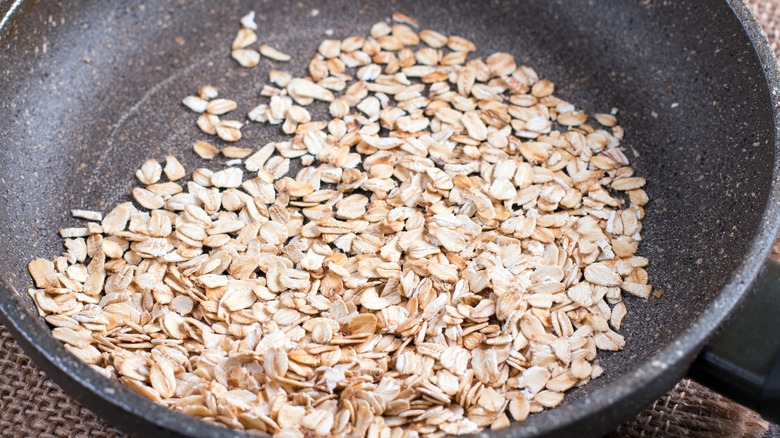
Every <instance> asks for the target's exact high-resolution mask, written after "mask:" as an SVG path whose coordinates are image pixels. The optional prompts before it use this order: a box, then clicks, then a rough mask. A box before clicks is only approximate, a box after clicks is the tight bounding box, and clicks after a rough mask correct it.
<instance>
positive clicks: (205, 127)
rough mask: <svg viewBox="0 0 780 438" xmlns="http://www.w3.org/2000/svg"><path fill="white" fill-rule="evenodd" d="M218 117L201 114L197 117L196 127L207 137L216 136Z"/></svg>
mask: <svg viewBox="0 0 780 438" xmlns="http://www.w3.org/2000/svg"><path fill="white" fill-rule="evenodd" d="M218 123H219V117H217V116H215V115H213V114H201V115H200V117H198V127H199V128H200V130H201V131H203V132H205V133H206V134H209V135H216V133H217V124H218Z"/></svg>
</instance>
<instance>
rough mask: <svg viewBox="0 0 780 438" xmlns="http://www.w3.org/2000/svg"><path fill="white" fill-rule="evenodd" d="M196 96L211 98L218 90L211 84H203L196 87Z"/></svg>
mask: <svg viewBox="0 0 780 438" xmlns="http://www.w3.org/2000/svg"><path fill="white" fill-rule="evenodd" d="M198 96H200V98H201V99H203V100H211V99H215V98H216V97H217V96H219V92H218V91H217V89H216V88H214V87H212V86H211V85H204V86H202V87H200V89H198Z"/></svg>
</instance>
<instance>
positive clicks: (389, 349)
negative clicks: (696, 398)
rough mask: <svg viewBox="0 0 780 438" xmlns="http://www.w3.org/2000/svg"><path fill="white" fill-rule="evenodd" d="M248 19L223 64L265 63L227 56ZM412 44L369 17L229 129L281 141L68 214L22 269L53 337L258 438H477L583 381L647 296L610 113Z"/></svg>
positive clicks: (204, 112)
mask: <svg viewBox="0 0 780 438" xmlns="http://www.w3.org/2000/svg"><path fill="white" fill-rule="evenodd" d="M318 12H319V11H317V10H312V11H311V13H312V16H316V14H317V13H318ZM254 18H255V15H254V12H251V13H250V14H248V15H246V16H244V17H243V18H242V19H241V25H242V29H241V30H240V31H239V32H238V34H237V35H236V37H235V39H234V40H233V41H232V44H231V50H232V55H233V57H234V58H236V60H238V61H239V62H240V63H241V65H244V66H253V65H256V64H257V63H258V62H259V56H260V55H261V54H262V55H263V56H267V57H269V58H271V59H274V60H278V61H287V60H289V59H290V57H289V56H287V55H284V54H282V53H281V52H278V51H276V50H275V49H272V48H271V47H268V46H265V45H263V46H261V47H260V49H259V50H260V52H259V53H258V52H256V51H254V50H253V49H252V48H250V46H252V45H254V44H255V43H256V40H257V35H256V33H255V32H254V31H255V30H256V29H257V25H256V23H255V22H254ZM413 27H414V28H417V27H418V23H417V21H415V20H414V19H412V18H410V17H408V16H406V15H403V14H401V13H395V14H393V16H392V20H391V21H388V22H380V23H377V24H375V25H373V26H372V27H371V30H370V37H366V36H361V35H353V36H350V37H348V38H345V39H343V40H335V39H328V40H325V41H323V42H322V43H321V44H320V45H319V47H318V48H317V49H318V50H317V52H318V53H316V54H315V55H314V57H313V58H312V59H311V60H310V62H309V63H308V66H307V69H306V71H304V72H301V74H300V75H299V76H298V77H295V76H293V75H292V74H290V73H286V72H282V71H279V70H272V71H270V73H269V75H268V81H269V82H270V84H269V85H266V84H260V85H259V86H257V87H258V88H259V90H258V91H259V93H258V95H259V98H260V99H266V98H267V99H268V100H266V101H263V102H260V103H259V104H255V105H256V106H255V107H254V108H253V109H252V110H251V111H249V113H248V115H247V117H248V118H249V120H251V121H252V122H257V123H267V124H269V125H279V126H278V128H279V129H281V132H282V133H284V134H286V135H287V137H286V138H282V139H280V140H279V141H277V142H271V143H267V144H265V145H263V146H262V147H259V149H258V150H257V151H256V152H254V153H253V149H254V145H253V147H251V148H250V147H247V148H242V147H237V146H225V147H224V148H223V149H222V150H221V153H222V154H223V155H224V156H225V157H226V158H228V159H229V160H228V161H227V163H225V164H224V165H223V166H221V167H220V168H216V169H207V168H195V169H193V171H192V172H191V174H192V179H191V180H190V181H188V182H187V183H186V184H182V183H181V182H179V183H177V182H174V181H178V180H180V179H182V178H183V177H184V176H185V174H186V172H185V169H184V167H183V166H182V165H181V163H179V162H178V161H177V160H176V158H174V157H173V156H168V157H166V163H165V167H164V168H162V167H161V165H160V163H158V162H157V161H156V160H147V161H146V162H145V163H144V164H143V165H142V166H141V169H140V170H138V172H137V173H136V176H137V178H138V180H139V181H140V182H141V183H142V184H143V186H142V187H136V188H134V189H133V191H132V195H133V198H134V199H135V201H136V203H137V205H140V207H142V208H138V207H137V206H134V205H133V203H123V204H120V205H117V206H116V207H115V208H114V209H113V210H111V211H110V212H109V213H108V214H106V216H105V218H103V217H101V215H100V213H98V212H92V211H84V210H73V211H72V213H73V216H74V217H80V218H84V219H88V220H92V221H100V222H99V223H97V222H90V223H88V225H87V227H83V228H65V229H62V230H60V234H61V235H62V236H63V237H64V238H66V240H65V249H66V251H65V252H64V253H63V254H62V255H61V256H60V257H57V258H56V259H54V260H53V261H47V260H44V259H35V260H33V261H32V262H30V264H29V265H28V270H29V272H30V275H31V277H32V279H33V283H34V288H31V289H29V294H30V297H31V298H32V300H33V301H34V303H35V305H36V307H37V309H38V311H39V313H40V314H41V315H42V316H43V317H45V319H46V321H47V322H48V323H49V324H51V326H52V328H53V330H52V333H53V335H54V337H55V338H57V339H59V340H61V341H62V342H63V343H65V348H67V349H68V350H69V351H71V352H73V353H74V354H75V355H76V356H77V357H79V358H80V359H82V360H84V361H85V362H87V363H89V364H92V365H94V366H96V367H98V368H100V369H101V370H102V371H103V372H104V373H105V374H107V375H109V376H111V377H112V378H116V379H118V380H119V381H120V382H122V383H124V384H125V385H127V386H129V387H131V388H133V389H135V390H136V391H138V392H140V393H142V394H144V395H146V396H147V397H150V398H152V399H153V400H157V401H161V402H164V403H165V405H166V406H169V407H171V408H172V409H175V410H178V411H180V412H184V413H187V414H191V415H196V416H198V417H200V418H203V419H205V420H207V421H211V422H220V423H223V424H225V425H227V426H231V427H236V428H240V429H247V430H251V431H253V432H259V433H265V434H269V435H273V436H274V437H275V438H304V437H306V436H317V437H321V436H367V437H371V438H377V437H384V438H402V437H404V436H407V435H408V436H410V437H412V436H414V437H416V436H418V435H420V434H425V435H430V436H432V437H442V436H444V435H448V434H471V433H477V432H479V431H481V430H483V429H484V428H486V427H487V426H488V425H489V426H490V427H491V429H494V430H497V429H501V428H504V427H507V426H508V425H509V424H510V416H511V418H512V419H514V420H515V421H523V420H525V419H526V418H527V417H528V416H529V415H530V413H531V412H539V411H541V410H543V409H549V408H554V407H555V406H558V405H559V404H560V403H562V401H563V399H564V397H565V392H566V391H568V390H569V389H570V388H573V387H578V386H582V385H584V384H586V383H588V382H589V381H590V380H592V379H595V378H597V377H599V376H600V375H601V374H602V373H603V372H604V370H603V368H601V367H600V366H598V365H595V364H594V363H593V362H594V360H597V357H598V354H599V351H603V350H607V351H619V350H622V349H623V348H624V347H625V343H626V340H625V338H624V337H623V335H622V334H620V333H618V331H619V330H620V329H621V327H623V326H624V324H623V321H624V319H625V317H627V313H628V312H627V306H626V304H625V302H624V299H625V300H629V299H635V298H628V297H629V296H636V297H639V298H640V299H648V298H649V296H650V295H651V294H653V295H660V293H661V292H662V291H657V290H656V291H653V288H652V287H651V286H650V284H649V283H648V273H647V271H646V270H645V267H646V266H647V265H648V263H649V261H648V260H647V259H646V258H643V257H639V256H637V255H636V254H637V250H638V249H639V242H641V231H642V223H641V220H642V219H643V217H644V209H643V206H644V205H646V204H647V203H648V202H649V198H648V196H647V193H646V192H645V191H644V189H643V187H644V186H645V184H646V180H645V179H644V178H642V177H641V176H637V175H635V171H634V169H632V168H631V167H629V160H628V158H627V157H626V155H625V150H627V149H626V148H625V147H621V142H622V140H623V137H624V132H623V129H622V128H621V127H620V126H619V125H617V120H616V118H615V114H616V111H610V112H609V114H607V113H602V114H596V115H594V116H593V117H594V118H595V119H596V121H597V122H598V123H599V124H600V125H601V126H602V127H605V128H611V129H609V130H606V129H596V128H594V127H593V126H590V125H589V124H587V122H588V115H586V114H585V113H584V112H582V111H580V110H578V109H577V108H576V107H575V106H574V105H573V104H571V103H569V102H567V101H563V100H561V99H559V98H558V97H556V96H555V95H554V92H555V85H554V84H553V83H552V82H550V81H548V80H540V79H539V76H538V74H537V73H536V72H535V71H534V70H533V69H531V68H529V67H526V66H522V65H521V66H518V65H517V61H516V60H515V58H514V57H513V56H512V55H511V54H509V53H503V52H499V53H494V54H492V55H489V56H487V57H484V58H476V57H471V59H469V55H470V53H471V52H474V51H475V50H476V45H475V44H474V43H473V42H471V41H468V40H466V39H464V38H462V37H458V36H449V37H448V36H446V35H444V34H441V33H439V32H436V31H433V30H428V29H425V30H422V31H420V32H419V34H418V33H417V32H416V31H415V30H414V29H413ZM327 33H328V34H329V35H332V34H333V32H332V31H328V32H327ZM421 42H422V43H423V44H424V46H423V47H419V46H418V44H419V43H421ZM415 46H416V47H415ZM445 47H446V48H445ZM247 77H249V76H247ZM251 86H252V87H256V86H255V85H254V83H253V84H251ZM197 95H198V97H196V96H188V97H186V98H184V100H183V101H182V103H183V104H184V105H185V106H186V107H187V108H189V109H191V110H192V111H194V112H197V113H200V114H199V116H198V118H197V125H198V127H199V128H200V129H201V130H202V131H203V132H205V133H207V134H209V135H218V136H219V137H220V138H221V139H222V140H225V141H237V140H239V139H240V138H241V129H242V127H243V125H244V124H243V123H242V122H240V121H236V120H220V119H219V117H218V115H221V114H225V113H227V112H230V111H232V110H234V109H236V108H237V104H236V102H234V101H232V100H228V99H219V98H218V93H217V90H216V89H215V88H214V87H211V86H204V87H201V88H200V89H199V90H198V93H197ZM316 100H319V101H322V102H328V112H329V113H330V118H327V119H325V120H322V119H321V120H316V119H314V118H313V114H314V115H315V116H316V115H317V114H321V113H318V112H317V111H321V110H322V109H323V108H324V105H323V104H321V103H319V105H320V107H319V109H318V108H317V107H316V105H317V104H315V101H316ZM312 104H315V106H314V109H312V110H310V109H308V108H307V106H308V105H312ZM274 129H277V128H274ZM193 150H194V151H195V152H196V153H197V154H198V156H200V157H201V158H203V159H206V160H212V159H213V158H215V157H216V156H217V155H219V153H220V150H218V149H217V148H215V147H213V146H211V145H210V144H208V143H206V142H197V143H195V144H194V145H193ZM296 158H300V162H301V164H302V167H301V166H297V165H296V164H297V163H296V164H294V162H293V161H291V160H294V159H296ZM242 160H243V161H242ZM242 162H243V164H244V167H245V170H246V172H245V171H244V170H243V169H242V168H241V167H240V165H241V164H242ZM291 170H292V172H291ZM163 172H164V173H165V175H166V177H167V178H168V181H166V182H160V181H159V180H160V178H161V176H162V173H163ZM620 192H626V193H627V195H628V196H622V195H619V193H620ZM380 413H381V414H380Z"/></svg>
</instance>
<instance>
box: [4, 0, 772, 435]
mask: <svg viewBox="0 0 780 438" xmlns="http://www.w3.org/2000/svg"><path fill="white" fill-rule="evenodd" d="M11 3H12V2H6V3H3V2H0V11H2V10H3V8H6V9H7V8H9V6H12V4H11ZM141 3H144V4H143V5H142V4H141ZM734 4H735V5H736V2H735V3H734ZM735 7H736V9H737V12H738V13H737V14H735V12H734V11H733V10H732V9H731V7H730V6H729V3H727V2H725V1H715V0H707V1H702V0H691V1H675V2H666V1H663V2H662V1H625V0H605V1H583V0H571V1H563V0H555V1H547V0H545V1H541V0H537V1H530V0H529V1H515V2H509V1H506V2H499V1H458V2H455V1H453V2H443V1H426V2H418V1H396V0H386V1H382V2H370V3H360V2H351V1H344V0H339V1H327V2H324V1H323V2H319V3H318V2H312V1H296V2H285V1H275V2H271V1H240V2H239V1H235V2H229V4H228V2H222V1H220V2H208V1H156V2H148V1H147V2H140V1H89V2H87V1H84V2H81V1H79V2H77V1H62V2H40V3H36V2H21V4H20V5H19V6H18V8H17V10H16V11H15V12H14V13H13V14H11V16H10V18H9V19H8V23H6V25H5V27H4V28H2V29H0V218H1V220H0V247H2V248H3V252H2V254H0V275H2V277H3V278H4V279H5V281H6V282H7V286H8V287H7V288H10V287H13V288H15V289H16V290H18V291H22V292H23V291H25V290H26V288H27V287H28V286H29V285H30V280H29V278H28V275H27V271H26V268H25V267H26V264H27V262H28V261H29V260H30V259H31V258H33V257H35V256H43V257H48V258H52V257H54V256H56V255H58V254H59V253H60V252H61V251H62V243H61V239H60V238H59V237H58V236H57V234H56V230H58V229H59V228H61V227H65V226H72V225H74V224H77V223H78V222H77V221H76V220H74V219H72V218H71V217H70V215H69V211H70V210H71V209H73V208H86V209H96V210H102V211H104V212H105V211H107V210H108V209H109V208H110V207H111V206H112V205H114V204H116V203H117V202H120V201H125V200H128V199H129V197H128V193H129V191H130V189H131V188H132V187H133V186H134V184H135V181H134V178H133V174H134V171H135V169H137V168H138V167H139V165H140V164H141V163H142V162H143V161H144V160H145V159H147V158H149V157H155V158H157V159H162V158H163V157H164V155H167V154H169V153H173V154H175V155H177V157H179V159H180V160H181V161H182V162H183V163H184V164H185V166H186V167H187V168H188V169H193V168H195V167H210V168H217V167H219V166H220V165H221V162H215V163H204V162H203V161H202V160H200V159H198V158H197V157H196V156H195V155H194V153H192V151H191V145H192V143H193V142H194V141H196V140H209V141H212V142H214V141H215V140H214V138H206V137H205V135H203V134H201V133H199V131H198V129H197V128H196V127H195V116H194V115H193V113H191V112H189V111H187V110H186V109H184V108H183V107H182V106H181V104H180V101H181V99H182V97H184V96H186V95H188V94H191V93H193V92H194V91H195V90H197V88H198V87H199V86H201V85H204V84H207V83H210V84H212V85H214V86H216V87H218V88H219V89H220V93H221V95H222V96H224V97H228V98H231V99H234V100H236V101H237V102H238V103H239V108H238V110H237V111H234V112H233V113H231V114H230V115H229V116H228V117H227V118H237V119H239V120H243V119H244V117H245V115H246V112H247V111H248V110H249V109H251V108H252V107H253V106H254V105H256V104H258V103H260V102H263V98H260V97H259V95H258V91H259V87H260V86H261V85H262V84H264V83H266V82H267V75H268V71H269V70H270V69H271V68H274V67H276V68H281V69H284V70H287V71H290V72H292V73H294V74H299V75H300V74H304V72H305V65H306V62H307V60H308V59H310V58H311V56H312V55H313V54H314V53H315V50H316V46H317V43H318V42H319V41H320V40H322V39H324V38H326V33H325V32H326V29H332V30H333V31H334V37H335V38H344V37H348V36H351V35H353V34H361V35H364V34H367V32H368V30H369V28H370V26H371V24H373V23H374V22H376V21H378V20H381V19H384V18H387V17H388V16H389V15H390V14H391V13H392V12H394V11H402V12H404V13H406V14H408V15H410V16H412V17H415V18H417V19H418V20H419V22H420V25H421V28H432V29H435V30H439V31H442V32H443V33H447V34H457V35H461V36H464V37H466V38H469V39H471V40H473V41H474V42H475V43H476V44H477V46H478V48H479V50H478V53H477V54H478V55H488V54H490V53H492V52H495V51H506V52H509V53H511V54H513V55H514V56H515V58H516V59H517V60H518V62H519V63H522V64H526V65H529V66H531V67H533V68H534V69H536V71H537V72H538V73H539V74H540V76H541V77H543V78H547V79H550V80H552V81H553V82H555V84H556V85H557V90H556V95H558V96H559V97H562V98H564V99H567V100H569V101H571V102H573V103H574V104H576V105H577V106H578V107H581V108H584V109H585V110H587V111H588V112H590V113H593V112H608V111H609V110H610V109H611V108H613V107H616V108H618V109H619V110H620V112H619V120H620V124H621V125H622V126H623V127H624V128H625V132H626V137H625V141H624V144H625V145H626V146H627V147H629V148H630V150H629V152H628V156H629V157H630V158H631V160H632V162H633V164H634V167H635V168H636V170H637V173H638V174H639V175H641V176H644V177H646V178H647V180H648V184H647V187H646V189H647V192H648V194H649V196H650V199H651V203H650V204H649V205H648V206H647V209H646V211H647V216H646V219H645V220H644V224H643V226H644V229H643V231H642V236H643V238H644V240H643V241H642V244H641V246H640V250H639V253H640V255H643V256H645V257H648V258H649V259H650V260H651V261H652V264H651V265H650V267H649V268H648V272H649V274H650V281H651V283H652V284H653V285H654V286H655V287H656V288H657V289H663V290H665V291H666V293H665V294H664V295H663V296H662V297H661V298H660V299H657V298H651V299H650V300H649V301H648V302H643V301H641V300H638V299H634V298H631V297H629V298H628V299H627V300H626V304H627V306H628V309H629V315H628V316H627V317H626V319H625V322H624V326H623V327H624V328H623V329H622V330H621V333H623V334H624V335H625V336H626V340H627V346H626V349H625V350H624V351H622V352H619V353H616V354H602V355H600V357H599V359H598V362H599V363H600V364H601V365H602V366H603V367H604V368H605V369H606V373H605V374H604V376H603V377H602V378H600V379H598V380H596V381H594V382H592V383H590V384H588V385H587V386H586V387H584V388H582V389H578V390H575V391H572V392H571V393H570V395H569V396H568V397H567V399H566V402H565V403H564V405H563V406H562V407H560V408H558V409H555V410H551V411H548V412H545V413H543V414H539V415H533V416H531V418H530V419H529V420H528V421H526V422H525V423H523V424H521V425H517V426H513V427H512V428H510V429H507V430H504V431H501V432H500V433H499V434H496V435H501V436H504V435H511V436H516V437H519V436H530V435H534V434H547V433H566V434H573V435H577V436H586V435H594V434H599V433H603V432H604V431H607V430H609V429H610V428H612V427H614V426H616V425H617V424H619V423H620V422H621V421H623V420H625V419H626V418H628V417H629V416H630V415H631V414H632V413H634V412H636V411H637V410H638V409H640V408H641V407H643V406H644V405H645V404H647V403H649V402H650V401H651V400H653V399H655V397H656V396H658V395H659V394H661V393H662V392H663V391H664V390H665V389H667V388H668V387H670V386H671V385H672V384H673V382H674V381H676V380H677V379H678V378H679V377H680V376H681V375H682V374H683V373H684V370H685V369H686V368H687V366H688V364H689V363H690V362H691V361H692V360H693V358H694V356H695V354H696V352H697V351H698V349H699V348H700V347H701V345H702V343H703V341H704V339H705V337H706V336H707V335H708V333H709V332H711V331H712V330H713V328H714V327H715V326H716V325H717V324H718V323H719V322H721V321H722V319H723V318H724V317H725V316H726V314H727V313H728V312H729V310H730V309H731V308H732V307H733V306H734V305H735V304H736V303H737V301H738V300H739V297H740V296H741V295H742V294H743V293H744V291H745V290H746V288H747V286H748V285H749V284H750V283H751V282H752V280H753V278H754V277H755V274H756V272H757V270H758V268H759V266H760V264H761V263H762V260H763V257H765V255H766V253H767V250H768V248H769V245H770V244H771V239H772V235H773V233H774V232H775V231H776V230H777V223H778V214H777V208H776V204H777V193H776V189H775V191H773V189H772V187H773V186H772V183H773V169H775V168H776V157H775V151H776V143H777V136H776V119H775V114H774V111H773V105H775V104H776V101H775V100H773V96H772V95H771V94H770V92H769V86H768V84H767V77H768V78H769V80H770V81H772V84H773V85H774V84H776V78H777V76H776V74H777V71H776V68H775V67H774V66H773V64H771V63H772V56H771V54H770V52H769V49H768V47H766V44H765V43H763V45H761V44H762V43H761V34H760V30H759V29H758V27H757V25H756V24H755V22H752V21H751V19H750V18H749V17H747V15H746V12H745V10H744V8H742V7H741V6H735ZM315 8H316V9H318V10H319V11H320V12H319V15H317V16H316V17H313V16H312V14H311V11H312V9H315ZM252 9H254V10H255V11H257V15H258V16H257V23H258V25H259V31H258V35H259V38H260V40H261V42H264V43H268V44H270V45H272V46H274V47H276V48H278V49H280V50H282V51H284V52H286V53H289V54H292V55H293V62H291V63H276V65H275V64H274V63H272V62H270V61H269V60H267V59H263V60H262V61H261V62H260V65H259V66H258V67H256V68H254V69H243V68H240V67H238V66H237V64H236V63H235V62H234V61H233V60H232V59H230V57H229V50H228V49H229V44H230V41H232V38H233V36H234V34H235V32H236V31H237V30H238V19H239V18H240V17H241V16H242V15H243V14H245V13H246V12H248V11H249V10H252ZM738 16H739V17H741V19H742V22H740V19H738ZM743 25H744V26H745V29H747V32H746V30H743ZM751 38H752V39H753V41H754V42H755V44H757V45H758V50H757V51H756V50H754V49H753V44H752V43H751ZM762 62H763V64H764V66H765V67H766V69H767V70H768V76H765V74H764V72H763V70H762ZM322 109H323V108H322V107H320V108H319V111H322ZM320 114H321V113H320ZM243 133H244V138H243V139H242V140H241V141H240V142H239V143H238V144H237V145H238V146H245V147H256V146H258V145H262V144H264V143H265V142H267V141H269V140H272V139H278V138H281V136H280V134H281V131H280V130H279V128H278V127H270V126H268V125H259V124H253V125H249V126H248V127H247V128H246V129H244V131H243ZM631 151H636V155H634V154H633V153H632V152H631ZM772 197H774V198H773V199H774V201H773V202H770V198H772ZM768 205H770V206H772V207H771V208H767V206H768ZM0 292H2V293H3V295H2V297H0V310H2V311H3V312H5V314H6V316H7V317H8V318H10V321H7V322H9V324H8V325H9V328H10V329H12V330H14V331H16V332H18V331H20V330H21V331H23V332H24V333H21V334H19V336H17V337H18V338H20V341H21V343H22V344H29V343H32V344H34V347H33V348H32V349H30V348H28V352H30V354H31V356H33V357H34V358H37V359H38V362H39V364H41V366H42V367H43V368H44V369H46V370H47V371H48V372H49V373H50V375H51V377H52V378H54V379H55V380H59V381H60V382H61V383H63V384H64V386H65V387H66V388H70V390H71V391H73V393H74V395H76V396H77V398H80V399H81V400H82V401H83V402H84V404H85V405H87V406H88V407H90V408H92V409H94V410H95V411H96V412H98V413H101V414H103V415H104V416H106V417H107V418H108V419H109V420H110V421H111V422H113V423H114V424H116V425H117V426H119V427H122V428H124V429H125V430H127V431H128V432H131V433H134V434H137V435H139V436H143V435H145V434H146V435H148V434H149V433H160V430H168V431H174V433H178V434H182V435H193V436H227V435H226V433H227V431H226V430H224V429H221V428H217V427H212V426H205V425H203V424H202V423H200V422H198V421H197V420H194V419H191V418H188V417H185V416H183V415H179V414H172V413H169V412H168V411H167V410H165V409H163V408H161V407H158V406H155V405H153V404H152V403H151V402H148V401H147V400H145V399H143V398H142V397H140V396H137V395H135V394H132V393H131V392H130V391H128V390H126V389H124V388H122V387H120V386H119V385H117V384H114V383H109V382H107V381H104V380H103V379H101V378H99V377H98V376H97V375H96V374H95V373H93V372H92V371H91V370H89V369H88V368H87V367H85V366H83V365H81V364H80V363H78V362H76V361H75V360H74V359H73V358H71V357H70V356H68V355H67V354H65V353H64V350H63V349H62V348H60V347H59V346H57V343H56V341H54V340H53V339H52V338H51V337H50V336H49V335H48V332H47V330H46V329H45V327H43V326H42V324H38V323H37V319H36V318H30V315H28V314H26V313H25V312H24V310H23V309H22V308H21V307H18V306H16V307H15V302H16V301H15V299H11V298H10V297H9V294H10V293H11V292H9V291H8V290H3V291H0ZM21 295H22V300H23V301H24V302H25V303H26V305H27V308H30V307H31V303H30V301H29V299H27V298H26V294H24V293H22V294H21ZM31 319H32V320H35V322H33V321H31ZM115 393H117V394H118V396H116V397H114V396H112V394H115ZM128 412H130V413H129V414H128Z"/></svg>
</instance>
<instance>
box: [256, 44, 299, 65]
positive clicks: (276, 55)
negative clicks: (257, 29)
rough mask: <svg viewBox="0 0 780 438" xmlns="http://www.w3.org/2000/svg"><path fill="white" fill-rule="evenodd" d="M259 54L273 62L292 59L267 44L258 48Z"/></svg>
mask: <svg viewBox="0 0 780 438" xmlns="http://www.w3.org/2000/svg"><path fill="white" fill-rule="evenodd" d="M260 54H261V55H263V56H265V57H266V58H271V59H273V60H275V61H289V60H290V59H292V57H291V56H290V55H288V54H286V53H282V52H280V51H279V50H276V49H274V48H273V47H271V46H269V45H267V44H263V45H262V46H260Z"/></svg>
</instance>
